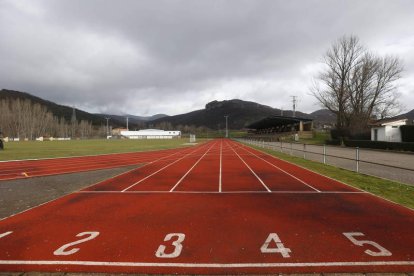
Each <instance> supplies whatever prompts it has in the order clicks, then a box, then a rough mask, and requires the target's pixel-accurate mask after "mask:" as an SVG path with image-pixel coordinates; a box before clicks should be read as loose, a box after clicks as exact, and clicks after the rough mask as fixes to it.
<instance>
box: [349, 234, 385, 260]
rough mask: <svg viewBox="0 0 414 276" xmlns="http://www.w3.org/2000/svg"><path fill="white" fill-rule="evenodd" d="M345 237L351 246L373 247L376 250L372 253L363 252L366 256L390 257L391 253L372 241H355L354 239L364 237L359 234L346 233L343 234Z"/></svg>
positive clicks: (370, 251) (368, 250)
mask: <svg viewBox="0 0 414 276" xmlns="http://www.w3.org/2000/svg"><path fill="white" fill-rule="evenodd" d="M343 234H344V235H345V237H347V238H348V239H349V240H350V241H351V242H352V243H353V244H355V245H358V246H363V245H365V244H367V245H372V246H373V247H375V248H376V249H378V251H372V250H370V249H367V250H365V251H364V252H365V253H366V254H368V255H371V256H375V257H377V256H391V255H392V253H391V252H390V251H388V250H387V249H385V248H384V247H382V246H381V245H379V244H378V243H376V242H373V241H367V240H357V239H355V238H354V237H361V236H365V235H364V234H363V233H360V232H348V233H343Z"/></svg>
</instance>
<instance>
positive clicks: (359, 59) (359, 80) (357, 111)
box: [312, 36, 403, 135]
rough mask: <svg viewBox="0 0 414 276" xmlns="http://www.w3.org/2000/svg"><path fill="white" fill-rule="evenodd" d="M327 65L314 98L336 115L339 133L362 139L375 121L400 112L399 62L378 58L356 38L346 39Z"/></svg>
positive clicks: (327, 56)
mask: <svg viewBox="0 0 414 276" xmlns="http://www.w3.org/2000/svg"><path fill="white" fill-rule="evenodd" d="M324 64H325V69H324V71H323V72H321V73H320V74H319V75H318V76H317V80H318V81H317V82H315V85H314V87H313V89H312V94H313V95H314V96H315V97H316V99H318V101H319V102H320V103H321V105H322V106H324V107H325V108H327V109H329V110H330V111H332V112H333V113H335V114H336V116H337V123H336V125H337V129H338V130H340V131H341V130H347V131H349V132H350V133H351V135H358V134H359V133H363V132H365V131H366V130H367V127H368V122H369V121H370V120H371V119H372V118H373V117H379V118H384V117H387V116H390V115H393V114H395V113H397V112H399V111H400V105H399V103H398V101H397V99H398V95H399V94H398V93H397V91H396V81H397V80H398V79H399V78H400V76H401V72H402V70H403V66H402V63H401V61H400V59H399V58H397V57H393V56H385V57H381V56H378V55H375V54H373V53H372V52H370V51H369V50H367V49H366V48H365V47H363V46H362V45H361V44H360V42H359V39H358V38H357V37H356V36H344V37H342V38H340V39H339V40H338V41H336V42H335V43H333V44H332V46H331V48H330V49H329V50H328V51H327V52H326V54H325V55H324Z"/></svg>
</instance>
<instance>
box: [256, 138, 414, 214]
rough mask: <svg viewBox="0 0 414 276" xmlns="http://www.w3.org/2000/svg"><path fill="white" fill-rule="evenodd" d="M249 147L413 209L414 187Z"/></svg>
mask: <svg viewBox="0 0 414 276" xmlns="http://www.w3.org/2000/svg"><path fill="white" fill-rule="evenodd" d="M249 146H251V147H253V148H256V149H258V150H260V151H263V152H266V153H269V154H271V155H273V156H276V157H278V158H280V159H283V160H286V161H289V162H291V163H294V164H297V165H299V166H302V167H304V168H308V169H310V170H312V171H315V172H317V173H320V174H322V175H326V176H329V177H331V178H334V179H337V180H339V181H341V182H343V183H346V184H348V185H350V186H353V187H356V188H359V189H361V190H364V191H367V192H370V193H372V194H375V195H378V196H380V197H383V198H386V199H388V200H391V201H393V202H396V203H398V204H401V205H404V206H407V207H409V208H413V209H414V186H410V185H407V184H403V183H399V182H396V181H391V180H386V179H383V178H378V177H373V176H368V175H365V174H360V173H356V172H353V171H348V170H345V169H341V168H337V167H333V166H329V165H324V164H322V163H318V162H313V161H309V160H305V159H302V158H299V157H294V156H290V155H287V154H284V153H281V152H277V151H273V150H269V149H263V148H260V147H255V146H252V145H249Z"/></svg>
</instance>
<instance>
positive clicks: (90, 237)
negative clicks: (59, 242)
mask: <svg viewBox="0 0 414 276" xmlns="http://www.w3.org/2000/svg"><path fill="white" fill-rule="evenodd" d="M98 235H99V232H82V233H79V234H77V235H76V237H83V236H87V237H86V238H83V239H80V240H77V241H74V242H71V243H67V244H65V245H63V246H61V247H59V248H58V249H56V250H55V252H53V254H54V255H72V254H75V253H76V252H78V251H79V248H73V249H71V250H66V249H67V248H68V247H71V246H74V245H77V244H80V243H84V242H87V241H90V240H93V239H94V238H96V237H97V236H98Z"/></svg>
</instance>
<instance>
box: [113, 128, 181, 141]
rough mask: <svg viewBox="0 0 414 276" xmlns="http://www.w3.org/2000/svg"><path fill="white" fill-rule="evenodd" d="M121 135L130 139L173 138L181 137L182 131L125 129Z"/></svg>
mask: <svg viewBox="0 0 414 276" xmlns="http://www.w3.org/2000/svg"><path fill="white" fill-rule="evenodd" d="M121 136H123V137H125V138H128V139H173V138H180V137H181V131H178V130H161V129H141V130H138V131H129V130H123V131H121Z"/></svg>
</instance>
